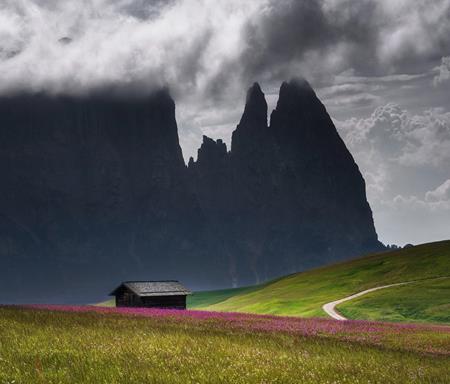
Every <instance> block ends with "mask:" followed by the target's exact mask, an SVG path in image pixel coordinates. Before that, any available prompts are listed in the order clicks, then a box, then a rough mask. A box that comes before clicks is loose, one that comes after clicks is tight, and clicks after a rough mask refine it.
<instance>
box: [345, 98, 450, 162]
mask: <svg viewBox="0 0 450 384" xmlns="http://www.w3.org/2000/svg"><path fill="white" fill-rule="evenodd" d="M338 126H339V127H340V130H341V131H342V133H343V137H344V140H345V141H346V142H347V144H348V145H349V146H350V148H352V149H353V150H354V151H356V153H357V154H358V153H359V155H360V156H365V155H364V154H367V151H369V153H372V152H375V153H378V154H379V155H380V156H382V157H383V161H384V162H389V163H391V164H392V163H397V164H400V165H404V166H433V167H441V166H443V167H445V166H448V167H450V113H449V112H444V111H442V110H441V109H429V110H426V111H425V112H424V113H423V114H411V113H409V112H408V111H407V110H404V109H402V108H401V107H400V106H399V105H397V104H394V103H389V104H386V105H383V106H380V107H378V108H376V109H375V111H374V112H373V113H372V115H371V116H370V117H368V118H365V119H355V118H353V119H349V120H347V121H344V122H338Z"/></svg>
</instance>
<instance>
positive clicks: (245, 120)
mask: <svg viewBox="0 0 450 384" xmlns="http://www.w3.org/2000/svg"><path fill="white" fill-rule="evenodd" d="M266 125H267V102H266V98H265V96H264V93H263V91H262V90H261V87H260V86H259V84H258V83H254V84H253V85H252V86H251V87H250V88H249V90H248V91H247V98H246V103H245V109H244V114H243V115H242V118H241V122H240V123H239V125H238V129H239V128H244V126H251V127H264V126H266Z"/></svg>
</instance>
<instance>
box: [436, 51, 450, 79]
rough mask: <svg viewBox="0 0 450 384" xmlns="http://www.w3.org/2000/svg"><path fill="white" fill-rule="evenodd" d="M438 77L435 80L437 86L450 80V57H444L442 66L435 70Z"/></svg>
mask: <svg viewBox="0 0 450 384" xmlns="http://www.w3.org/2000/svg"><path fill="white" fill-rule="evenodd" d="M435 71H436V72H437V75H436V76H435V77H434V79H433V83H434V85H435V86H438V85H441V84H443V83H446V82H448V81H449V80H450V56H446V57H443V58H442V60H441V65H440V66H438V67H436V68H435Z"/></svg>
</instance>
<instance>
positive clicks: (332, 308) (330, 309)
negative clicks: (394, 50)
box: [322, 281, 413, 320]
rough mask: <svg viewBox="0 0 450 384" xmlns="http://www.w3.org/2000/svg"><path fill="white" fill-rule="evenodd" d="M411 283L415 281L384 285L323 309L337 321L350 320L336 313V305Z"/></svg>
mask: <svg viewBox="0 0 450 384" xmlns="http://www.w3.org/2000/svg"><path fill="white" fill-rule="evenodd" d="M410 283H413V281H407V282H404V283H396V284H389V285H382V286H380V287H375V288H370V289H366V290H365V291H362V292H358V293H355V294H354V295H351V296H347V297H344V298H343V299H340V300H336V301H332V302H330V303H326V304H324V305H323V306H322V309H323V310H324V311H325V312H326V313H327V314H328V315H329V316H331V317H332V318H333V319H336V320H348V319H347V318H346V317H344V316H342V315H341V314H340V313H338V312H337V311H336V308H335V307H336V305H338V304H341V303H343V302H344V301H349V300H352V299H356V298H357V297H359V296H363V295H365V294H366V293H370V292H374V291H378V290H380V289H384V288H390V287H395V286H398V285H405V284H410Z"/></svg>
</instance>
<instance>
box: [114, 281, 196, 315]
mask: <svg viewBox="0 0 450 384" xmlns="http://www.w3.org/2000/svg"><path fill="white" fill-rule="evenodd" d="M190 294H191V291H189V290H188V289H187V288H185V287H183V286H182V285H181V284H180V283H179V282H178V281H176V280H165V281H125V282H123V283H121V284H120V285H119V286H118V287H117V288H116V289H115V290H114V291H112V292H111V293H110V296H115V298H116V306H117V307H147V308H172V309H186V296H187V295H190Z"/></svg>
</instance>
